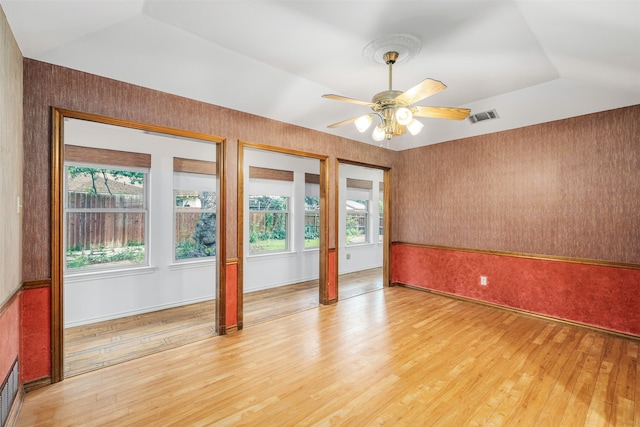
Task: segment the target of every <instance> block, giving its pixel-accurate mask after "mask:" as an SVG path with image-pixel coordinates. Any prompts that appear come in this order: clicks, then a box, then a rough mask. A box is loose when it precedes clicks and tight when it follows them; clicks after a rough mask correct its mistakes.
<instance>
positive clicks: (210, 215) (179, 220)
mask: <svg viewBox="0 0 640 427" xmlns="http://www.w3.org/2000/svg"><path fill="white" fill-rule="evenodd" d="M215 174H216V164H215V162H206V161H201V160H192V159H181V158H174V159H173V199H174V204H173V206H174V208H173V223H174V250H173V254H174V261H178V262H185V261H193V260H198V259H206V258H212V257H215V255H216V240H217V234H216V212H217V206H216V176H215Z"/></svg>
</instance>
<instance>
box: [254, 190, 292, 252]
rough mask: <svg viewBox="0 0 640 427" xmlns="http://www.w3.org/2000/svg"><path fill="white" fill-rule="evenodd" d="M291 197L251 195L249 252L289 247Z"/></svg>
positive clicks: (273, 250) (270, 250)
mask: <svg viewBox="0 0 640 427" xmlns="http://www.w3.org/2000/svg"><path fill="white" fill-rule="evenodd" d="M288 209H289V197H284V196H267V195H260V196H258V195H253V196H252V195H250V196H249V253H250V254H260V253H268V252H284V251H287V250H288V249H289V243H288V242H289V237H288V234H289V224H288V222H289V221H288V219H289V210H288Z"/></svg>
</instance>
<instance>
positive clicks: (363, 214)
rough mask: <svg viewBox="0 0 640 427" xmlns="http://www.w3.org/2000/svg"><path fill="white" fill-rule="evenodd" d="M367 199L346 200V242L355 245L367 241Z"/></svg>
mask: <svg viewBox="0 0 640 427" xmlns="http://www.w3.org/2000/svg"><path fill="white" fill-rule="evenodd" d="M368 206H369V201H368V200H347V206H346V207H347V222H346V243H347V245H355V244H360V243H367V242H368V241H369V233H368V230H369V208H368Z"/></svg>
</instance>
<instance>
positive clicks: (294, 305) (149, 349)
mask: <svg viewBox="0 0 640 427" xmlns="http://www.w3.org/2000/svg"><path fill="white" fill-rule="evenodd" d="M339 284H340V286H339V289H340V291H339V298H340V299H343V298H350V297H353V296H355V295H359V294H362V293H365V292H371V291H373V290H377V289H382V269H381V268H374V269H370V270H365V271H360V272H356V273H348V274H344V275H341V276H340V278H339ZM318 286H319V285H318V281H317V280H314V281H309V282H304V283H299V284H294V285H289V286H282V287H279V288H273V289H267V290H264V291H258V292H251V293H248V294H245V296H244V319H243V320H244V326H245V327H248V326H252V325H256V324H258V323H262V322H266V321H268V320H271V319H275V318H278V317H283V316H288V315H290V314H293V313H297V312H299V311H302V310H308V309H310V308H314V307H317V306H318V300H319V298H318V293H319V291H318ZM214 335H215V301H214V300H211V301H205V302H201V303H197V304H190V305H186V306H181V307H175V308H170V309H166V310H160V311H155V312H152V313H144V314H139V315H135V316H129V317H125V318H121V319H114V320H108V321H104V322H98V323H93V324H90V325H84V326H77V327H74V328H67V329H65V335H64V339H65V345H64V351H65V356H64V374H65V377H69V376H73V375H78V374H81V373H84V372H89V371H93V370H95V369H100V368H103V367H105V366H110V365H114V364H117V363H122V362H124V361H127V360H132V359H135V358H137V357H142V356H146V355H149V354H153V353H157V352H158V351H164V350H167V349H170V348H175V347H179V346H181V345H185V344H188V343H191V342H195V341H199V340H202V339H206V338H210V337H212V336H214Z"/></svg>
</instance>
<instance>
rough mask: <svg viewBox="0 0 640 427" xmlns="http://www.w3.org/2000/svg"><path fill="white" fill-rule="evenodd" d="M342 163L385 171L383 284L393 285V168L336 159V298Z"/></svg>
mask: <svg viewBox="0 0 640 427" xmlns="http://www.w3.org/2000/svg"><path fill="white" fill-rule="evenodd" d="M340 163H343V164H347V165H352V166H361V167H364V168H369V169H378V170H382V172H383V178H382V180H383V184H384V185H383V195H382V197H383V208H384V221H383V227H384V228H383V230H382V242H383V245H382V285H383V286H385V287H389V286H391V201H392V194H391V193H392V192H391V188H392V186H391V177H392V169H391V167H390V166H380V165H374V164H370V163H363V162H357V161H353V160H347V159H341V158H337V159H336V172H335V173H336V188H335V193H336V205H335V236H334V238H335V242H334V245H335V248H336V254H335V259H336V268H335V272H334V274H335V278H334V280H335V283H336V298H338V295H339V292H338V291H339V287H340V283H339V281H338V277H339V276H340V274H339V272H340V246H339V244H340V225H339V224H340V209H341V206H340V191H339V189H340Z"/></svg>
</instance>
